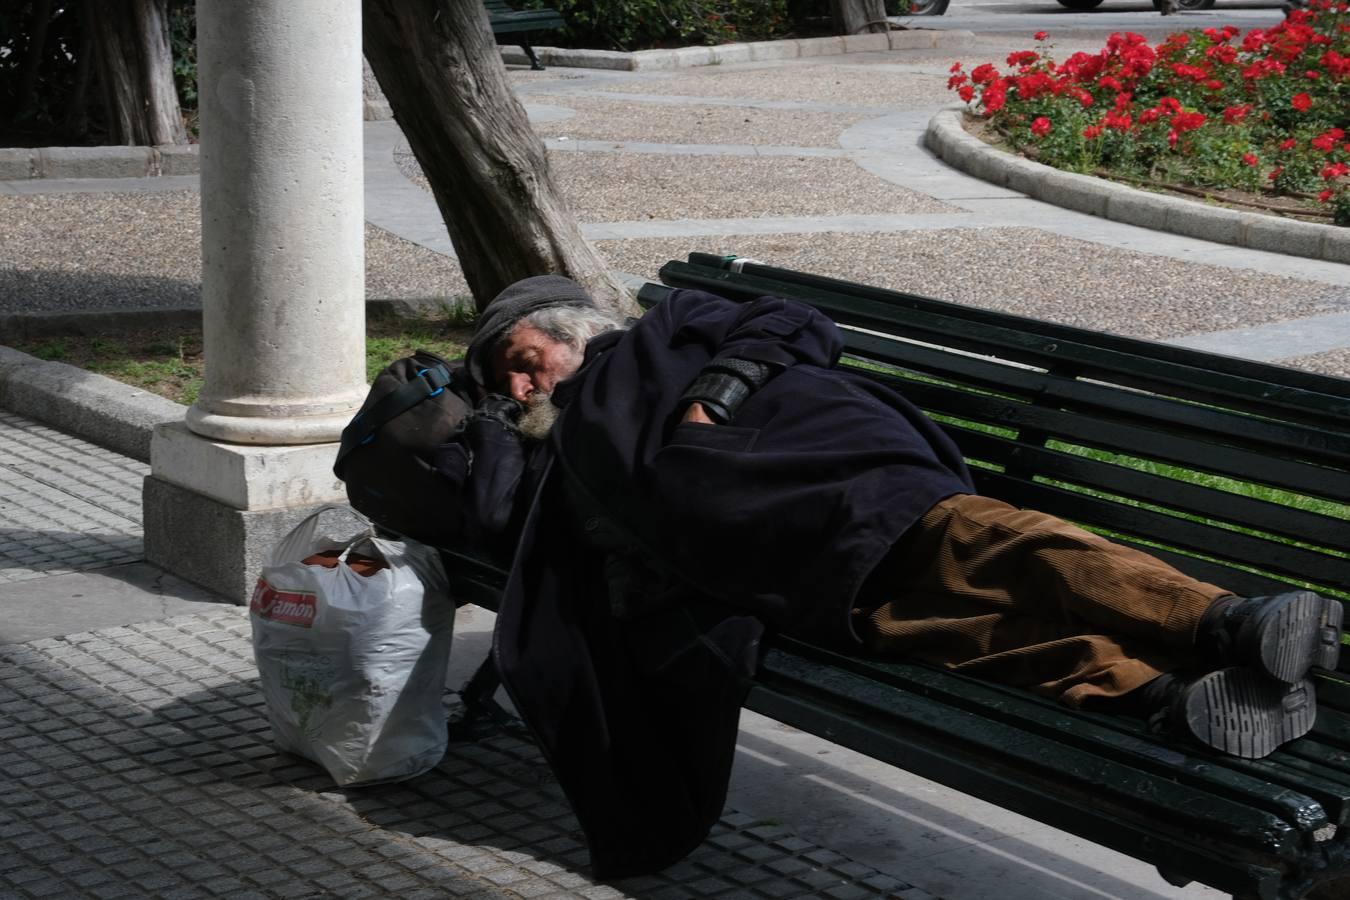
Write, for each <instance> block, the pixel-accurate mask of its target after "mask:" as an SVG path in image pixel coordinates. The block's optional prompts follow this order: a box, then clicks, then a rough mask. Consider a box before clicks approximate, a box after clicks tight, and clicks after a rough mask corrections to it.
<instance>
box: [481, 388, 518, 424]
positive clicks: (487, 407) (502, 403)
mask: <svg viewBox="0 0 1350 900" xmlns="http://www.w3.org/2000/svg"><path fill="white" fill-rule="evenodd" d="M524 412H525V407H524V406H522V405H521V404H520V402H519V401H517V400H513V399H512V398H510V397H507V396H505V395H503V394H488V395H487V396H486V397H484V398H483V399H482V400H480V401H478V406H476V407H474V411H473V415H474V417H475V418H481V419H492V420H493V421H496V422H500V423H501V424H503V425H512V426H514V425H515V424H516V423H517V422H519V421H520V417H521V415H522V414H523V413H524Z"/></svg>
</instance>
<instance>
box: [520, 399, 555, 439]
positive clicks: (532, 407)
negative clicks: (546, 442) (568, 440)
mask: <svg viewBox="0 0 1350 900" xmlns="http://www.w3.org/2000/svg"><path fill="white" fill-rule="evenodd" d="M558 412H559V410H558V407H556V406H554V405H553V394H552V393H548V394H545V393H544V392H543V391H535V392H534V393H533V394H530V398H529V400H528V401H526V403H525V413H524V414H523V415H522V416H521V417H520V421H519V422H517V423H516V427H517V428H519V429H520V433H521V434H522V435H524V436H525V437H527V438H529V439H530V440H532V441H542V440H543V439H544V438H546V437H548V433H549V431H550V430H552V428H553V423H554V422H556V421H558Z"/></svg>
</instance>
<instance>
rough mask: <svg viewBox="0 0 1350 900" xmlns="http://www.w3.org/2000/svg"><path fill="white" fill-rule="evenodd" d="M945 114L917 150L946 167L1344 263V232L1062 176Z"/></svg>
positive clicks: (1081, 207) (1149, 222)
mask: <svg viewBox="0 0 1350 900" xmlns="http://www.w3.org/2000/svg"><path fill="white" fill-rule="evenodd" d="M964 115H965V113H964V112H963V110H961V109H946V110H943V111H942V112H940V113H938V114H937V115H936V116H934V117H933V118H932V119H931V120H929V122H928V129H927V131H926V132H925V134H924V143H925V144H926V146H927V147H928V149H929V150H932V151H933V153H935V154H937V155H938V156H939V157H941V158H942V159H943V160H944V161H945V162H947V163H948V164H949V165H951V166H953V167H954V168H957V169H960V170H961V171H963V172H965V173H966V174H968V175H973V176H974V177H976V178H980V179H982V180H984V181H988V182H990V183H992V184H996V185H1000V186H1002V187H1006V188H1008V189H1010V190H1014V191H1017V192H1019V193H1022V194H1026V195H1027V196H1029V197H1034V198H1035V199H1037V200H1042V201H1044V202H1046V203H1053V204H1054V205H1056V206H1062V207H1065V208H1066V209H1072V210H1076V211H1078V212H1084V213H1088V214H1090V215H1094V216H1099V217H1101V218H1104V219H1111V220H1112V221H1116V222H1124V223H1126V224H1128V225H1138V226H1140V227H1143V228H1149V229H1152V230H1154V231H1168V232H1172V233H1173V234H1182V235H1186V236H1187V237H1194V238H1200V239H1202V240H1206V241H1214V242H1215V243H1220V244H1235V245H1237V246H1239V247H1249V248H1251V249H1253V250H1266V251H1269V252H1272V253H1284V254H1288V255H1290V256H1303V257H1308V258H1310V259H1323V260H1327V261H1329V262H1338V263H1350V228H1340V227H1338V226H1335V225H1318V224H1316V223H1313V222H1299V221H1295V220H1293V219H1282V218H1279V217H1277V216H1266V215H1260V214H1257V213H1248V212H1240V211H1238V210H1232V209H1223V208H1220V207H1215V206H1209V205H1207V204H1204V203H1198V202H1195V201H1191V200H1185V199H1182V198H1180V197H1169V196H1166V195H1164V194H1154V193H1151V192H1149V191H1141V190H1138V189H1136V188H1132V187H1127V186H1125V185H1122V184H1116V183H1114V182H1110V181H1104V180H1102V179H1100V178H1093V177H1091V176H1089V175H1078V174H1075V173H1072V172H1063V171H1060V170H1059V169H1054V168H1051V167H1050V166H1045V165H1041V164H1040V163H1036V162H1032V161H1031V160H1029V159H1026V158H1025V157H1021V156H1015V155H1013V154H1011V153H1007V152H1004V151H1002V150H999V149H997V148H996V147H991V146H989V145H988V144H986V143H985V142H984V141H982V140H980V139H979V138H977V137H975V136H974V135H972V134H970V133H969V132H967V131H966V130H965V128H964V127H962V124H961V123H962V119H963V117H964Z"/></svg>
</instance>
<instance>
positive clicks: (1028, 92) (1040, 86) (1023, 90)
mask: <svg viewBox="0 0 1350 900" xmlns="http://www.w3.org/2000/svg"><path fill="white" fill-rule="evenodd" d="M1008 81H1010V82H1012V83H1013V84H1014V85H1016V87H1017V96H1018V97H1020V98H1021V99H1023V100H1034V99H1035V98H1037V97H1039V96H1041V95H1043V94H1048V93H1050V91H1051V90H1052V89H1053V88H1054V86H1055V83H1054V81H1053V80H1052V79H1051V78H1050V76H1049V75H1047V74H1045V73H1044V72H1031V73H1029V74H1027V75H1020V76H1018V75H1011V76H1009V77H1008Z"/></svg>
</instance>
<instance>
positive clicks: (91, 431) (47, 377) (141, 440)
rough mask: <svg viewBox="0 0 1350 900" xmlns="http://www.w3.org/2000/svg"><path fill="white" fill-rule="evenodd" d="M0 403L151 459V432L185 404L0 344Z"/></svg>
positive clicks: (102, 444) (144, 459)
mask: <svg viewBox="0 0 1350 900" xmlns="http://www.w3.org/2000/svg"><path fill="white" fill-rule="evenodd" d="M0 408H3V409H7V410H9V411H10V412H13V413H18V414H19V415H21V416H27V417H28V418H30V419H35V420H37V421H39V422H42V423H43V424H46V425H50V426H52V427H53V428H57V429H60V430H61V431H65V432H67V433H69V434H73V435H75V436H77V437H80V438H83V439H84V440H87V441H89V442H90V443H93V444H97V445H99V446H100V447H106V448H108V449H109V450H114V451H116V452H118V453H121V454H123V455H124V456H129V457H131V458H132V459H138V460H140V461H142V462H149V461H150V435H151V433H152V432H153V431H154V427H155V426H156V425H158V424H160V423H161V422H181V421H182V420H183V414H184V413H185V412H186V411H187V407H185V406H183V405H181V404H178V403H174V402H173V401H172V400H168V399H166V398H164V397H160V396H159V395H157V394H152V393H150V392H149V391H142V390H140V389H138V388H134V387H131V386H129V385H125V384H122V383H121V382H120V381H114V380H112V379H111V378H106V377H104V376H102V375H96V374H94V373H93V372H86V371H85V370H84V369H79V368H76V367H75V366H71V365H67V364H66V363H60V362H50V361H47V360H42V359H38V358H37V357H35V356H29V355H28V354H27V353H21V352H19V351H18V350H13V349H11V348H9V347H0Z"/></svg>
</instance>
